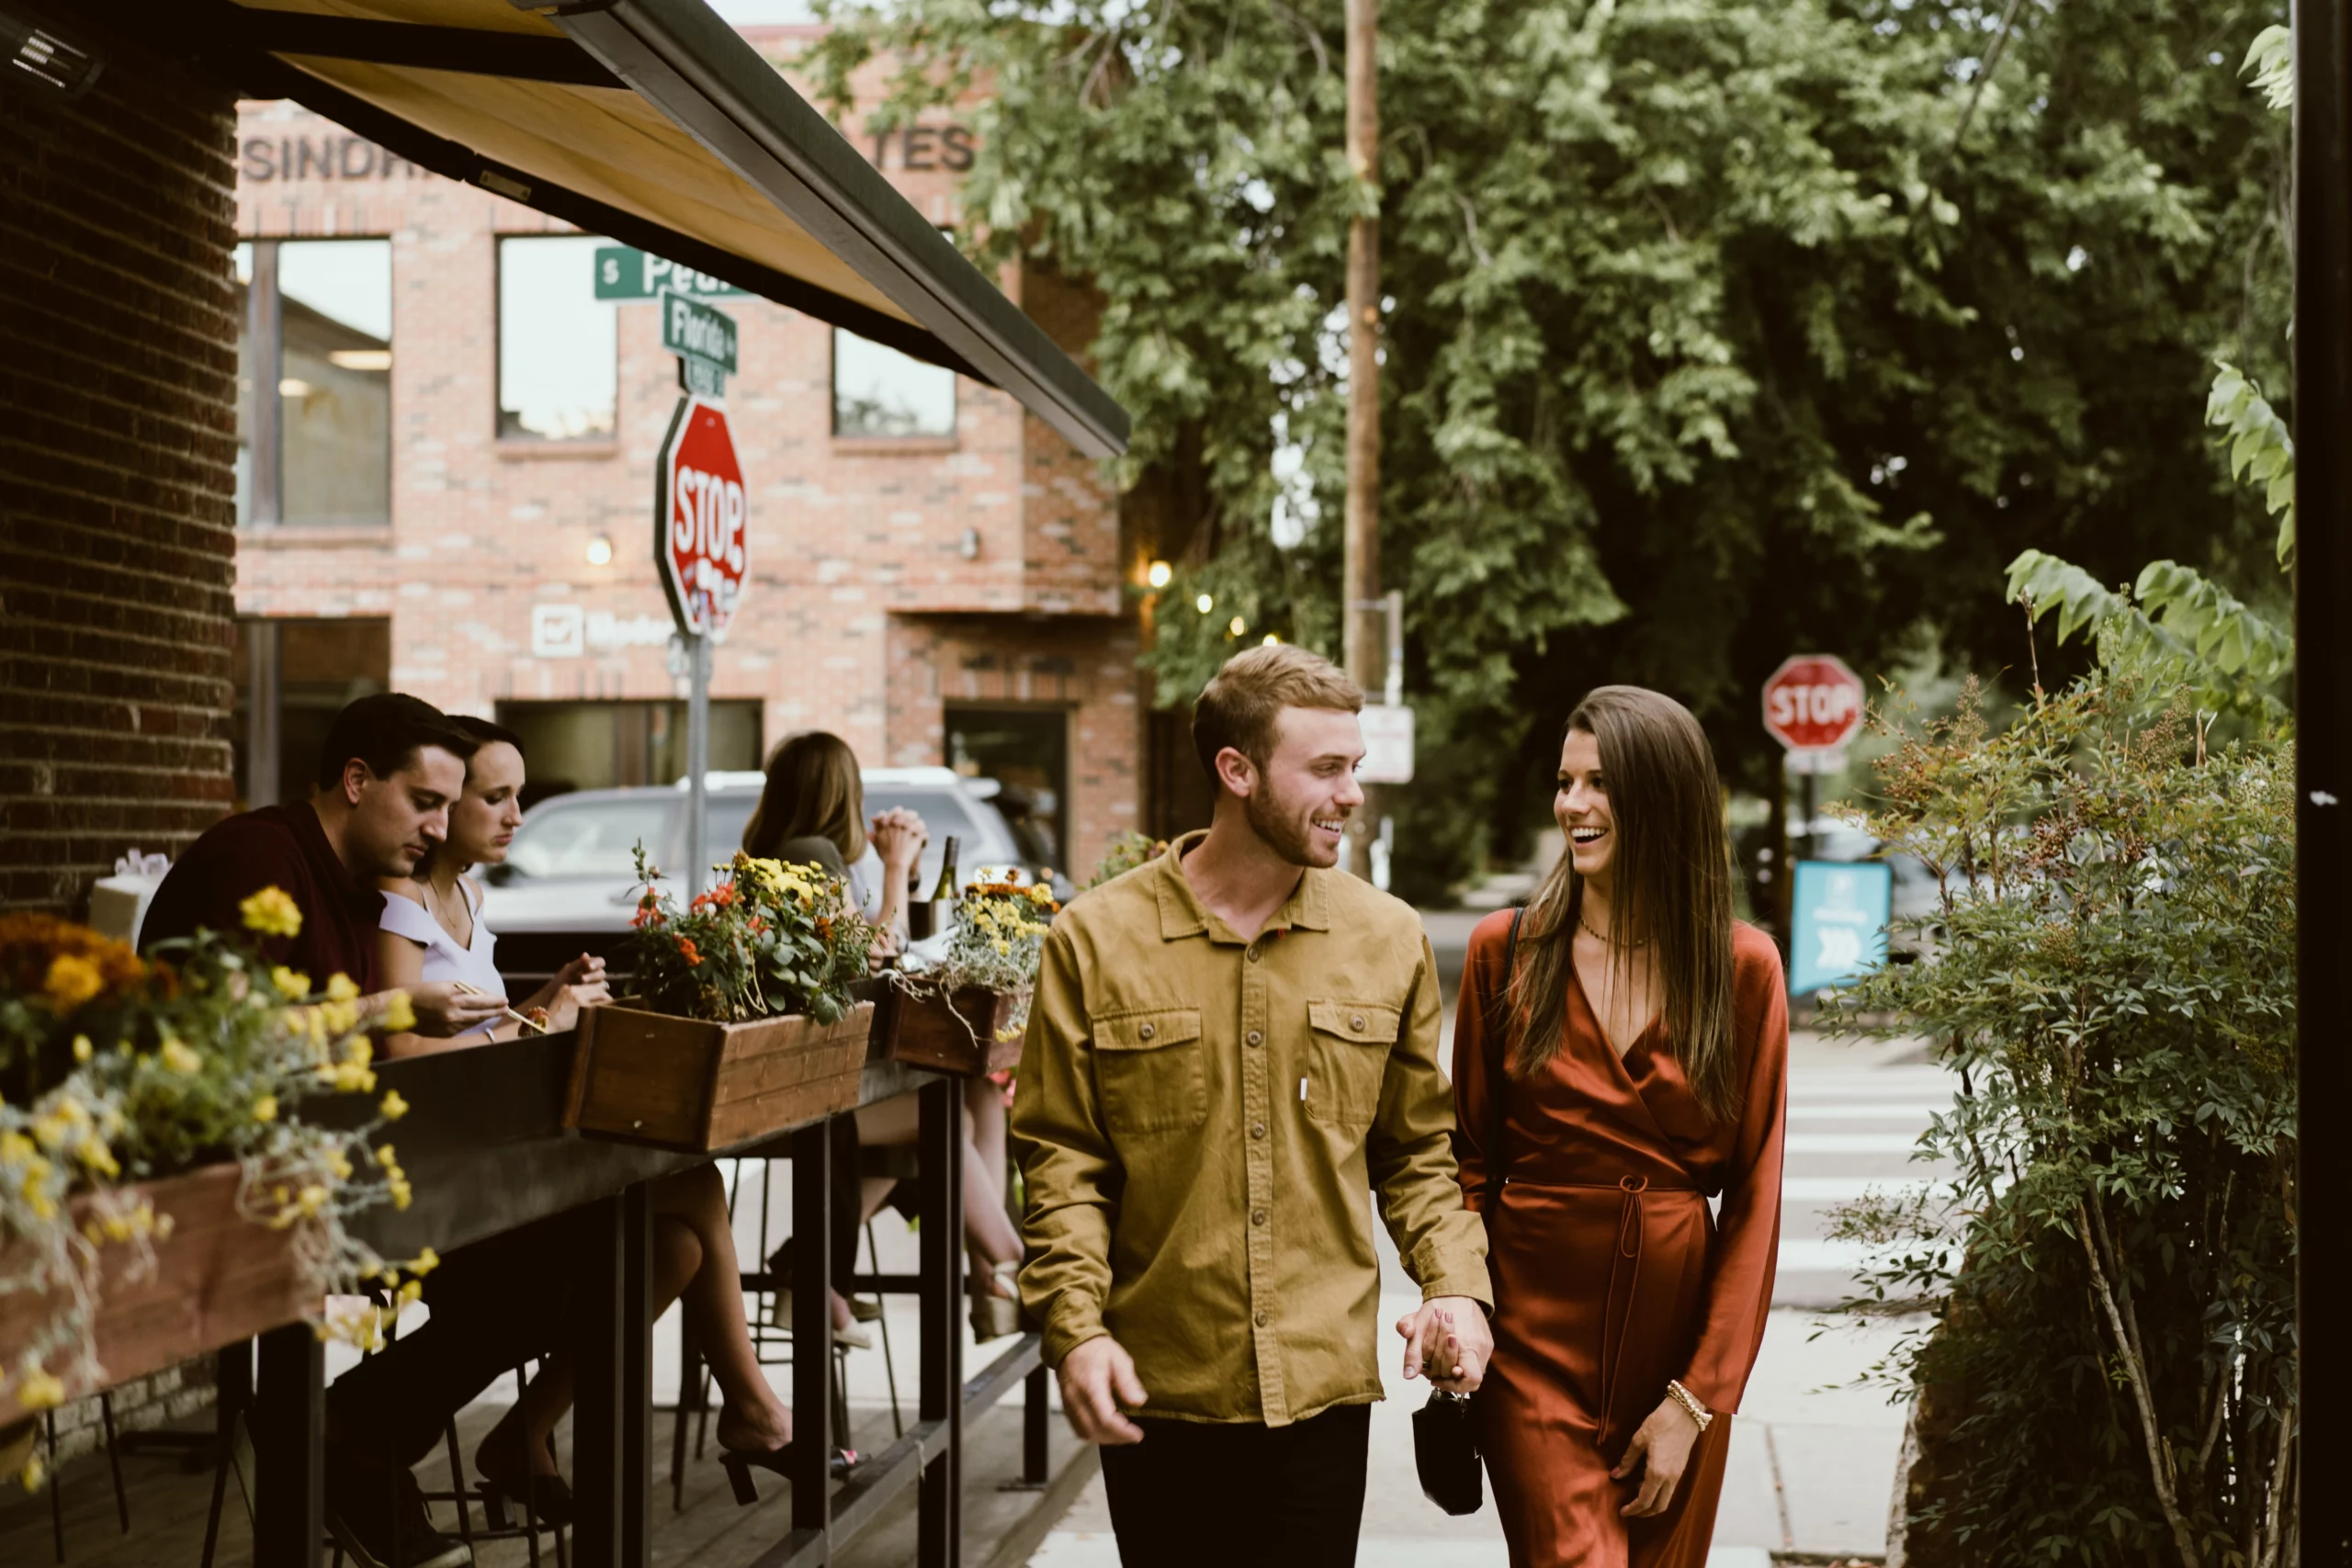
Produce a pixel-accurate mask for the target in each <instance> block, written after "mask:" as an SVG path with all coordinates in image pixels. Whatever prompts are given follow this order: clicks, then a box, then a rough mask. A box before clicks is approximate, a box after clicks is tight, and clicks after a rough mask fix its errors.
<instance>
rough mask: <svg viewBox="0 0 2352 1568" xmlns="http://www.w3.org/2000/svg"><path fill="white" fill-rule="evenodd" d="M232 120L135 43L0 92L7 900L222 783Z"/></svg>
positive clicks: (100, 870) (168, 824) (173, 823)
mask: <svg viewBox="0 0 2352 1568" xmlns="http://www.w3.org/2000/svg"><path fill="white" fill-rule="evenodd" d="M235 124H236V121H235V106H234V105H233V104H232V102H231V101H230V99H229V98H228V97H227V96H225V95H223V94H221V93H220V92H217V91H215V90H213V89H210V88H208V87H203V86H199V85H197V84H196V83H195V82H194V81H192V80H190V79H189V78H187V77H186V76H184V75H181V74H180V73H177V72H176V71H175V70H172V69H171V68H169V67H165V66H161V65H157V64H154V63H152V62H144V61H141V60H139V59H136V58H118V59H116V60H113V61H110V62H108V63H107V69H106V73H105V74H104V75H103V76H102V77H101V78H100V79H99V82H98V84H97V85H96V88H95V90H94V91H93V92H92V93H91V94H90V95H89V96H87V97H85V98H83V99H81V100H80V101H79V102H74V103H67V102H64V101H62V100H60V99H56V98H52V97H47V96H36V95H34V94H32V93H28V92H26V91H23V90H21V89H16V88H0V475H5V478H0V906H9V907H17V908H45V909H53V910H58V911H61V912H70V913H80V912H81V911H82V909H83V907H84V904H85V899H86V897H87V895H88V889H89V885H90V883H91V882H92V881H93V880H94V879H95V878H96V877H97V876H99V875H103V874H105V873H107V871H110V870H112V869H113V863H114V860H115V857H116V856H117V855H119V854H121V853H122V852H124V851H126V850H128V849H130V848H131V847H132V846H134V845H136V846H137V847H138V848H140V849H142V850H148V851H155V850H162V851H166V852H178V851H179V850H180V849H181V848H182V847H183V846H185V845H186V844H187V842H188V840H190V839H192V838H194V837H195V835H196V834H197V833H198V832H199V831H201V830H202V829H204V827H205V826H206V825H208V824H209V823H210V822H211V821H212V820H213V819H214V818H218V817H219V816H220V814H221V812H222V810H223V809H224V808H225V807H226V804H227V802H228V800H229V798H230V787H231V786H230V776H229V773H230V767H229V737H228V723H229V699H230V682H229V675H230V670H229V652H230V646H231V640H232V637H231V591H232V582H233V579H234V572H235V568H234V565H233V561H232V553H233V550H234V547H235V536H234V534H233V532H232V522H233V519H232V506H233V494H234V491H233V477H232V465H233V462H234V460H235V456H236V434H235V431H236V422H235V407H234V398H235V392H236V373H237V364H236V322H235V321H234V320H233V319H232V310H233V306H232V289H231V285H230V246H231V245H232V243H233V228H232V211H233V187H234V181H235V169H234V167H233V165H232V160H231V139H232V134H233V131H234V129H235Z"/></svg>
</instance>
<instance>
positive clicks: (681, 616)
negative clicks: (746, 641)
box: [653, 397, 751, 637]
mask: <svg viewBox="0 0 2352 1568" xmlns="http://www.w3.org/2000/svg"><path fill="white" fill-rule="evenodd" d="M653 481H654V485H655V491H654V496H653V558H654V561H655V562H656V563H657V564H658V565H659V566H660V567H661V569H662V592H664V593H666V594H667V595H668V596H669V600H670V614H671V615H673V616H674V617H675V618H676V620H677V623H678V629H679V631H681V632H683V633H684V634H685V635H686V636H688V637H695V636H698V635H700V634H702V633H705V632H708V633H712V634H721V633H724V632H725V631H726V630H727V623H728V621H729V618H731V617H732V616H733V615H734V614H735V605H736V602H737V601H738V600H739V599H740V598H741V595H742V592H743V584H744V581H745V579H746V578H747V576H748V575H749V573H750V570H751V568H750V560H749V558H748V555H747V553H746V539H745V530H744V522H745V512H746V506H745V502H744V492H743V468H742V465H741V464H740V463H739V462H737V461H736V459H735V439H734V437H733V435H732V434H729V431H728V428H727V411H726V410H725V409H723V408H721V407H720V406H719V405H718V404H717V403H715V402H712V401H710V400H708V399H707V398H702V397H684V398H681V399H679V400H678V412H676V413H674V414H673V415H672V416H671V419H670V434H667V435H665V436H663V437H662V457H661V460H660V461H659V462H657V463H656V464H654V466H653Z"/></svg>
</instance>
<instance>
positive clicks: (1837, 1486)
mask: <svg viewBox="0 0 2352 1568" xmlns="http://www.w3.org/2000/svg"><path fill="white" fill-rule="evenodd" d="M1428 921H1429V924H1430V935H1431V940H1432V942H1433V944H1434V945H1435V946H1436V947H1437V948H1438V950H1439V961H1440V966H1441V968H1442V969H1446V970H1448V971H1449V974H1453V973H1458V972H1459V965H1460V945H1461V943H1462V942H1464V940H1466V938H1467V936H1468V931H1469V928H1470V926H1471V925H1473V924H1475V923H1476V916H1475V915H1463V914H1442V915H1433V916H1430V917H1428ZM1449 988H1450V987H1449ZM1449 1000H1450V998H1449ZM1450 1012H1451V1009H1450V1008H1449V1028H1450V1024H1451V1017H1450ZM1920 1055H1921V1053H1920V1051H1919V1049H1918V1047H1917V1045H1916V1044H1914V1043H1909V1042H1894V1043H1869V1044H1853V1045H1849V1044H1837V1043H1828V1042H1825V1041H1823V1040H1821V1039H1820V1038H1819V1037H1818V1036H1816V1035H1815V1034H1813V1033H1811V1032H1808V1031H1803V1030H1800V1031H1799V1032H1796V1033H1795V1035H1794V1036H1793V1037H1792V1040H1791V1043H1790V1073H1789V1140H1788V1163H1787V1169H1786V1176H1785V1178H1784V1179H1785V1183H1786V1187H1785V1191H1786V1193H1787V1209H1786V1212H1785V1213H1784V1216H1783V1224H1782V1226H1781V1267H1780V1275H1779V1279H1778V1281H1777V1283H1776V1286H1775V1289H1774V1291H1773V1303H1774V1311H1773V1313H1772V1316H1771V1321H1770V1326H1769V1328H1768V1329H1767V1331H1766V1334H1765V1341H1764V1348H1763V1351H1762V1353H1761V1355H1760V1356H1759V1357H1758V1362H1757V1369H1756V1373H1755V1376H1754V1378H1753V1379H1752V1380H1751V1382H1750V1383H1749V1385H1748V1391H1747V1399H1746V1400H1745V1401H1744V1402H1743V1405H1742V1411H1741V1414H1740V1416H1739V1417H1738V1418H1737V1419H1736V1422H1735V1423H1734V1425H1733V1427H1732V1443H1733V1448H1732V1456H1731V1467H1730V1472H1729V1474H1728V1475H1727V1477H1726V1478H1725V1483H1724V1503H1723V1509H1722V1512H1721V1514H1720V1515H1719V1517H1718V1520H1717V1525H1716V1531H1715V1551H1714V1555H1713V1564H1714V1568H1765V1565H1766V1564H1767V1563H1768V1562H1770V1553H1772V1552H1775V1551H1795V1552H1804V1553H1810V1554H1817V1555H1832V1554H1853V1555H1857V1556H1871V1557H1875V1556H1878V1555H1880V1554H1881V1553H1883V1551H1885V1549H1886V1517H1887V1508H1888V1504H1889V1502H1890V1501H1891V1498H1892V1495H1893V1487H1894V1462H1895V1456H1896V1451H1897V1450H1898V1449H1899V1448H1900V1446H1901V1443H1902V1438H1903V1410H1902V1408H1901V1407H1900V1406H1899V1405H1892V1404H1888V1403H1887V1402H1886V1396H1885V1393H1883V1391H1882V1390H1879V1389H1876V1388H1856V1387H1853V1386H1851V1385H1852V1384H1853V1383H1854V1382H1855V1380H1856V1379H1858V1378H1859V1377H1860V1376H1861V1375H1862V1374H1863V1373H1864V1372H1865V1371H1867V1370H1868V1368H1869V1367H1870V1366H1871V1364H1872V1363H1874V1362H1876V1361H1878V1360H1879V1359H1881V1358H1882V1357H1883V1356H1884V1355H1886V1354H1887V1353H1888V1351H1889V1350H1891V1349H1892V1348H1894V1344H1895V1342H1896V1340H1897V1338H1898V1337H1899V1336H1900V1335H1901V1334H1902V1333H1903V1332H1904V1331H1905V1329H1906V1328H1909V1327H1913V1326H1916V1325H1917V1324H1916V1320H1915V1321H1896V1322H1889V1321H1886V1320H1877V1321H1871V1322H1866V1323H1865V1322H1855V1321H1849V1320H1847V1319H1844V1318H1841V1317H1836V1316H1825V1314H1824V1313H1823V1312H1822V1311H1821V1310H1820V1309H1822V1308H1825V1307H1827V1306H1830V1305H1833V1304H1834V1303H1836V1302H1838V1300H1839V1299H1840V1298H1841V1297H1842V1296H1843V1295H1845V1294H1846V1293H1847V1292H1848V1290H1849V1279H1850V1270H1851V1269H1852V1267H1853V1265H1854V1263H1855V1261H1856V1259H1857V1256H1858V1253H1857V1249H1855V1248H1854V1247H1851V1246H1849V1245H1848V1244H1844V1243H1839V1242H1835V1241H1832V1240H1830V1239H1828V1238H1827V1237H1826V1235H1825V1234H1824V1232H1825V1231H1826V1228H1827V1225H1828V1219H1829V1213H1830V1210H1831V1208H1832V1206H1833V1205H1835V1204H1837V1203H1838V1202H1840V1201H1846V1200H1848V1199H1850V1198H1854V1197H1858V1196H1860V1194H1861V1192H1862V1190H1864V1189H1865V1188H1867V1187H1871V1186H1877V1187H1881V1188H1885V1187H1892V1186H1894V1185H1896V1184H1899V1183H1901V1182H1904V1181H1916V1180H1920V1179H1924V1178H1925V1177H1927V1176H1928V1174H1929V1172H1928V1168H1922V1167H1919V1166H1916V1165H1913V1164H1911V1163H1909V1160H1908V1157H1907V1156H1908V1155H1909V1152H1910V1148H1911V1143H1912V1140H1913V1139H1914V1138H1915V1137H1916V1136H1917V1134H1918V1133H1919V1131H1920V1130H1921V1129H1922V1128H1923V1127H1924V1126H1925V1125H1926V1124H1927V1121H1928V1116H1929V1115H1930V1114H1931V1113H1932V1112H1933V1111H1935V1109H1937V1108H1938V1107H1939V1105H1941V1104H1942V1103H1944V1101H1945V1100H1947V1099H1948V1098H1949V1096H1950V1093H1951V1087H1950V1080H1949V1079H1948V1077H1947V1076H1946V1075H1945V1074H1944V1073H1943V1071H1942V1070H1941V1069H1940V1068H1939V1067H1936V1066H1933V1065H1932V1064H1929V1063H1927V1062H1924V1061H1922V1060H1920V1059H1919V1057H1920ZM1375 1230H1377V1227H1375ZM1380 1240H1381V1243H1382V1253H1383V1269H1384V1274H1383V1282H1384V1298H1383V1306H1384V1309H1385V1315H1386V1316H1389V1317H1394V1316H1395V1315H1396V1314H1398V1313H1400V1312H1401V1311H1403V1310H1404V1309H1405V1308H1407V1307H1408V1306H1409V1305H1410V1304H1411V1303H1412V1301H1413V1296H1412V1293H1411V1292H1410V1290H1409V1288H1408V1287H1406V1285H1405V1282H1404V1280H1403V1276H1402V1275H1401V1274H1400V1273H1398V1272H1397V1271H1396V1261H1395V1255H1394V1254H1393V1252H1390V1251H1389V1249H1388V1247H1387V1246H1386V1238H1385V1235H1384V1236H1381V1237H1380ZM1383 1358H1384V1360H1387V1361H1390V1363H1391V1364H1390V1365H1389V1366H1388V1368H1387V1376H1388V1380H1389V1383H1388V1395H1389V1397H1388V1400H1387V1401H1386V1403H1385V1404H1381V1405H1379V1406H1377V1407H1376V1408H1375V1409H1374V1419H1373V1439H1372V1441H1373V1456H1372V1476H1371V1485H1370V1487H1369V1490H1368V1495H1367V1502H1366V1505H1365V1510H1364V1530H1363V1547H1362V1550H1361V1552H1360V1554H1359V1556H1358V1559H1357V1561H1358V1562H1359V1563H1361V1564H1362V1565H1363V1568H1390V1565H1392V1564H1393V1565H1395V1568H1503V1564H1504V1562H1505V1561H1506V1559H1505V1555H1504V1552H1503V1547H1502V1540H1501V1530H1500V1527H1499V1526H1498V1524H1497V1522H1496V1519H1495V1516H1494V1512H1493V1509H1492V1507H1491V1506H1489V1507H1488V1508H1487V1509H1486V1510H1484V1511H1482V1512H1480V1513H1478V1514H1476V1515H1474V1516H1472V1517H1469V1518H1466V1519H1453V1518H1448V1517H1446V1516H1444V1515H1442V1514H1441V1513H1439V1512H1438V1511H1437V1509H1436V1508H1434V1507H1433V1506H1430V1504H1429V1503H1427V1502H1426V1501H1425V1500H1423V1498H1422V1497H1421V1495H1420V1488H1419V1483H1418V1482H1417V1481H1416V1479H1415V1477H1414V1474H1413V1461H1412V1431H1411V1424H1410V1417H1411V1414H1412V1411H1413V1410H1414V1408H1416V1407H1417V1406H1418V1405H1419V1404H1420V1403H1421V1402H1422V1400H1423V1399H1424V1398H1425V1397H1426V1394H1425V1393H1423V1391H1422V1389H1421V1387H1420V1385H1419V1384H1409V1385H1408V1384H1406V1383H1404V1382H1403V1381H1402V1380H1401V1379H1400V1378H1399V1377H1398V1376H1397V1371H1396V1368H1395V1366H1394V1364H1393V1357H1392V1356H1391V1354H1390V1352H1389V1351H1388V1350H1387V1348H1386V1347H1385V1346H1384V1348H1383ZM1031 1561H1032V1563H1033V1568H1112V1565H1114V1564H1115V1563H1116V1562H1117V1561H1118V1555H1117V1552H1116V1551H1115V1550H1114V1546H1113V1543H1112V1539H1111V1533H1110V1516H1109V1514H1108V1512H1107V1510H1106V1509H1105V1507H1104V1504H1103V1487H1102V1482H1101V1480H1100V1478H1099V1477H1098V1478H1097V1479H1096V1480H1095V1481H1094V1482H1093V1483H1091V1484H1090V1485H1089V1486H1088V1487H1087V1489H1086V1491H1085V1492H1084V1493H1083V1494H1082V1495H1080V1498H1079V1500H1078V1503H1077V1504H1076V1506H1073V1507H1072V1508H1071V1510H1070V1512H1069V1514H1068V1515H1067V1516H1066V1517H1064V1518H1063V1520H1062V1521H1061V1523H1060V1524H1059V1525H1058V1526H1057V1528H1056V1529H1055V1530H1054V1531H1053V1533H1052V1534H1050V1535H1049V1536H1048V1537H1047V1538H1046V1543H1045V1545H1044V1547H1043V1548H1042V1549H1041V1550H1040V1551H1038V1553H1037V1555H1036V1556H1035V1558H1033V1559H1032V1560H1031Z"/></svg>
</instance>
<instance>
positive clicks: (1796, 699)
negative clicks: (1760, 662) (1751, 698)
mask: <svg viewBox="0 0 2352 1568" xmlns="http://www.w3.org/2000/svg"><path fill="white" fill-rule="evenodd" d="M1861 727H1862V682H1861V678H1860V676H1858V675H1856V674H1855V673H1854V672H1853V671H1851V670H1849V669H1847V668H1846V661H1845V660H1842V659H1837V658H1834V657H1832V656H1831V655H1829V654H1826V653H1801V654H1799V655H1797V656H1796V657H1795V658H1794V659H1792V660H1787V661H1785V662H1784V663H1782V664H1781V667H1780V668H1779V669H1778V670H1775V671H1772V678H1771V679H1770V680H1769V681H1767V682H1764V728H1766V729H1768V730H1770V731H1771V733H1772V738H1773V739H1776V740H1778V741H1779V742H1780V743H1781V745H1783V746H1785V747H1787V748H1788V749H1789V750H1792V751H1820V750H1828V749H1830V748H1832V747H1837V746H1843V745H1844V744H1846V742H1847V741H1849V740H1850V739H1853V736H1854V731H1856V730H1857V729H1860V728H1861Z"/></svg>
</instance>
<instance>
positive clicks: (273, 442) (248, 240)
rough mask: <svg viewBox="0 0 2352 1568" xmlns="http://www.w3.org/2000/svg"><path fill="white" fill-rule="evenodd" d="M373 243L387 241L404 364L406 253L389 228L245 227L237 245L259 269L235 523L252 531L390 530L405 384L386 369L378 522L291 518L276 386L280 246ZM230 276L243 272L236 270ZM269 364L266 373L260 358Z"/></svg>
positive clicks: (249, 311) (281, 312)
mask: <svg viewBox="0 0 2352 1568" xmlns="http://www.w3.org/2000/svg"><path fill="white" fill-rule="evenodd" d="M354 243H372V244H379V245H382V246H383V247H384V251H385V258H386V261H387V263H388V264H393V265H388V266H387V268H386V272H387V276H389V277H390V285H389V287H390V299H389V300H388V301H387V306H388V309H389V313H390V323H391V328H390V336H388V337H387V338H386V339H385V342H386V343H388V344H390V345H391V354H392V364H393V367H395V368H397V367H398V366H399V364H400V335H401V324H400V315H401V310H400V280H399V277H398V276H397V265H396V264H397V263H398V262H399V260H400V255H399V252H398V250H397V248H396V247H395V246H394V245H393V243H392V236H391V235H390V234H242V235H239V236H238V238H237V240H236V244H237V245H239V246H243V247H244V248H245V249H246V250H247V252H248V253H249V255H250V257H251V264H252V268H253V276H252V277H251V279H250V280H248V281H246V282H245V283H244V285H243V288H244V290H245V319H244V321H243V326H242V327H241V328H240V331H241V333H243V343H242V344H241V345H240V346H241V348H243V349H245V350H248V351H250V353H251V355H252V358H253V361H254V389H253V421H252V425H251V428H250V429H248V430H246V431H244V432H243V434H244V435H245V436H246V437H247V439H245V440H243V441H241V442H239V443H238V446H239V447H240V448H241V449H242V450H243V453H244V456H245V485H246V497H247V500H246V508H245V513H246V514H245V515H244V516H243V517H242V518H240V519H238V521H237V527H239V528H240V529H246V530H277V529H281V528H293V529H298V530H307V529H311V528H317V529H320V530H322V532H323V533H326V534H331V535H334V536H336V537H348V536H362V537H365V536H367V535H368V534H369V533H371V532H385V531H389V530H390V527H391V525H392V493H393V491H394V489H395V488H396V487H395V485H394V483H393V475H394V474H395V473H396V472H397V471H398V467H399V465H398V462H397V459H396V455H395V453H394V450H393V439H392V433H393V432H394V431H395V430H397V429H398V428H399V424H400V408H399V386H398V383H397V382H395V381H394V380H392V379H391V378H390V374H389V373H388V374H387V378H386V380H385V387H384V515H383V517H382V519H381V520H380V521H378V522H368V523H310V522H302V521H299V520H298V521H296V522H292V523H288V521H287V517H286V411H285V404H284V396H285V395H284V394H283V393H282V392H280V391H279V390H278V387H279V384H280V383H282V382H283V381H284V380H285V379H286V301H285V294H284V290H283V288H282V286H281V285H280V283H279V281H278V278H279V270H278V248H279V247H280V246H282V245H309V244H322V245H347V244H354ZM229 281H230V282H231V283H232V285H233V284H236V283H237V282H238V279H237V277H236V276H235V275H234V273H233V272H232V274H231V276H230V279H229ZM265 361H266V362H267V364H268V365H269V367H270V369H269V372H268V373H267V374H266V375H265V374H263V373H262V372H261V369H260V367H261V365H262V364H263V363H264V362H265Z"/></svg>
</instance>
